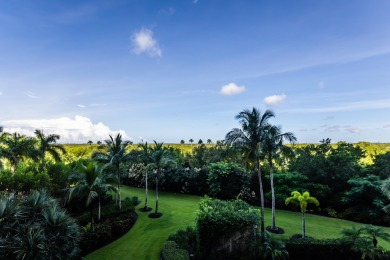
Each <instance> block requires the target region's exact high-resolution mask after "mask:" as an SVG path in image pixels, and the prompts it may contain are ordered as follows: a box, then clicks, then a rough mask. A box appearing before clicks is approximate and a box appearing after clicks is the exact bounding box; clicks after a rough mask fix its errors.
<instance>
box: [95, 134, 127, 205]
mask: <svg viewBox="0 0 390 260" xmlns="http://www.w3.org/2000/svg"><path fill="white" fill-rule="evenodd" d="M109 137H110V139H107V140H105V141H104V142H105V145H104V146H103V147H102V148H103V149H105V151H99V150H98V151H96V152H94V154H93V155H92V159H93V160H95V161H97V162H99V163H103V164H104V168H105V169H112V170H113V173H114V175H115V176H116V179H117V180H116V181H117V197H116V201H117V204H118V208H119V209H120V208H121V190H120V188H121V187H120V185H121V171H120V164H121V163H123V162H126V161H128V160H129V158H130V155H129V153H127V152H126V147H127V146H129V145H130V141H123V140H122V135H121V134H117V135H116V137H115V139H114V138H113V137H112V136H111V135H110V136H109Z"/></svg>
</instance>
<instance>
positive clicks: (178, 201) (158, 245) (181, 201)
mask: <svg viewBox="0 0 390 260" xmlns="http://www.w3.org/2000/svg"><path fill="white" fill-rule="evenodd" d="M121 190H122V194H123V197H126V196H128V197H132V196H138V198H139V199H140V200H141V201H142V202H144V198H145V191H144V189H138V188H129V187H126V186H123V187H122V189H121ZM159 197H160V199H159V211H160V212H162V213H163V216H162V217H161V218H159V219H150V218H148V214H149V213H142V212H139V211H138V208H140V207H142V206H143V203H141V204H140V205H139V206H138V207H137V214H138V220H137V222H136V224H135V225H134V227H133V228H132V229H131V230H130V232H128V233H127V234H126V235H124V236H123V237H122V238H120V239H118V240H116V241H114V242H113V243H111V244H109V245H107V246H105V247H103V248H101V249H99V250H97V251H95V252H93V253H91V254H89V255H88V256H87V257H86V258H87V259H137V260H138V259H139V260H142V259H156V260H157V259H159V258H160V252H161V249H162V246H163V244H164V242H165V241H166V239H167V237H168V236H169V234H171V233H172V232H174V231H175V230H177V229H180V228H185V227H186V226H189V225H192V226H193V225H195V222H194V220H195V211H196V210H197V209H198V203H199V200H200V199H201V197H197V196H190V195H183V194H173V193H164V192H160V193H159ZM154 205H155V193H154V191H150V192H149V207H152V208H154ZM265 216H266V219H265V220H266V226H267V225H270V223H271V210H269V209H266V211H265ZM276 224H277V226H279V227H281V228H283V229H284V230H285V231H286V233H285V234H284V235H277V236H278V237H285V238H288V237H291V236H292V235H294V234H300V233H301V214H300V213H297V212H290V211H282V210H279V211H277V212H276ZM352 224H354V222H351V221H347V220H340V219H334V218H327V217H321V216H315V215H310V214H307V215H306V234H307V235H308V236H311V237H314V238H337V237H340V231H341V230H342V229H343V228H350V227H351V226H352ZM355 224H356V225H357V226H359V225H360V224H357V223H355ZM385 230H386V232H388V233H390V228H385ZM379 245H381V246H383V247H385V248H387V249H390V243H389V242H384V241H380V242H379Z"/></svg>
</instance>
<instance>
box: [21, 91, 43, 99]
mask: <svg viewBox="0 0 390 260" xmlns="http://www.w3.org/2000/svg"><path fill="white" fill-rule="evenodd" d="M23 93H24V94H25V95H26V96H28V97H29V98H34V99H36V98H40V97H38V96H36V95H35V94H34V93H33V92H31V91H25V92H23Z"/></svg>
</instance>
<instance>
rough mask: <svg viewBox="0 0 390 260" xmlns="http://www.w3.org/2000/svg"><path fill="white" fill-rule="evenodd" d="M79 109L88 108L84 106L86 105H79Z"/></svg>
mask: <svg viewBox="0 0 390 260" xmlns="http://www.w3.org/2000/svg"><path fill="white" fill-rule="evenodd" d="M77 106H78V107H81V108H85V107H86V106H84V105H80V104H79V105H77Z"/></svg>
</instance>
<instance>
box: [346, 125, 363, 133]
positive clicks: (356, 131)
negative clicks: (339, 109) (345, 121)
mask: <svg viewBox="0 0 390 260" xmlns="http://www.w3.org/2000/svg"><path fill="white" fill-rule="evenodd" d="M345 130H347V131H348V132H350V133H353V134H357V133H360V131H361V129H360V128H359V127H353V126H346V127H345Z"/></svg>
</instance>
